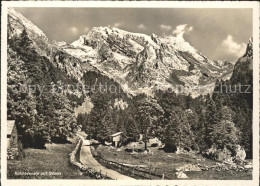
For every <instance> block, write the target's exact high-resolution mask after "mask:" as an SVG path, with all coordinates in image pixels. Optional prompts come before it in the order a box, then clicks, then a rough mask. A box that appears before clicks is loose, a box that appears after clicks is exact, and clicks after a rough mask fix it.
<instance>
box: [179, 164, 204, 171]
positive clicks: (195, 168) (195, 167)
mask: <svg viewBox="0 0 260 186" xmlns="http://www.w3.org/2000/svg"><path fill="white" fill-rule="evenodd" d="M176 170H177V171H183V172H187V171H202V170H201V169H200V168H199V166H198V165H192V164H187V165H184V166H182V167H179V168H177V169H176Z"/></svg>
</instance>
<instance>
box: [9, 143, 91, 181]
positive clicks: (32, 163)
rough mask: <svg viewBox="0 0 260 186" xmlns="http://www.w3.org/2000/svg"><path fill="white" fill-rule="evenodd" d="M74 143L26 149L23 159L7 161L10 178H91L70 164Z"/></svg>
mask: <svg viewBox="0 0 260 186" xmlns="http://www.w3.org/2000/svg"><path fill="white" fill-rule="evenodd" d="M75 143H76V140H73V142H72V144H47V145H46V149H25V150H24V152H25V157H24V158H23V159H22V160H8V161H7V178H8V179H89V177H87V176H85V175H83V174H82V173H81V172H80V171H79V170H78V169H76V168H75V167H73V166H72V165H70V163H69V154H70V153H71V152H72V150H73V149H74V148H75V145H76V144H75ZM17 173H23V174H24V173H30V174H32V173H39V174H38V175H17Z"/></svg>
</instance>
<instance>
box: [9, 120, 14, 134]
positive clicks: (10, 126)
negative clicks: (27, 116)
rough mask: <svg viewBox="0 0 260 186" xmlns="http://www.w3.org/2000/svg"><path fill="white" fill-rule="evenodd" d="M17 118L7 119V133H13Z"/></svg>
mask: <svg viewBox="0 0 260 186" xmlns="http://www.w3.org/2000/svg"><path fill="white" fill-rule="evenodd" d="M14 124H15V120H8V121H7V135H11V134H12V131H13V128H14Z"/></svg>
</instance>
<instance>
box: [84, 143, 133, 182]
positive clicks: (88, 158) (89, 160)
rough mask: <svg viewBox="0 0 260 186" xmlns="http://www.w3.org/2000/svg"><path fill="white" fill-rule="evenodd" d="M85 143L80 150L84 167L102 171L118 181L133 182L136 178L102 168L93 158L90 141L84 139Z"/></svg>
mask: <svg viewBox="0 0 260 186" xmlns="http://www.w3.org/2000/svg"><path fill="white" fill-rule="evenodd" d="M82 140H83V143H82V146H81V149H80V162H81V163H82V164H84V165H87V166H90V167H92V168H94V169H95V170H98V171H101V173H103V174H105V175H106V174H107V176H108V177H110V178H112V179H116V180H133V179H134V178H131V177H128V176H125V175H122V174H120V173H118V172H116V171H114V170H112V169H108V168H106V167H104V166H102V165H101V164H100V163H98V161H97V160H96V159H95V158H94V157H93V156H92V153H91V151H90V142H89V140H85V139H82Z"/></svg>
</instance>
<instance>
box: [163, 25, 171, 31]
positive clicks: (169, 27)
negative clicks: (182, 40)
mask: <svg viewBox="0 0 260 186" xmlns="http://www.w3.org/2000/svg"><path fill="white" fill-rule="evenodd" d="M160 29H161V30H165V31H169V30H171V29H172V26H170V25H164V24H162V25H160Z"/></svg>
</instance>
